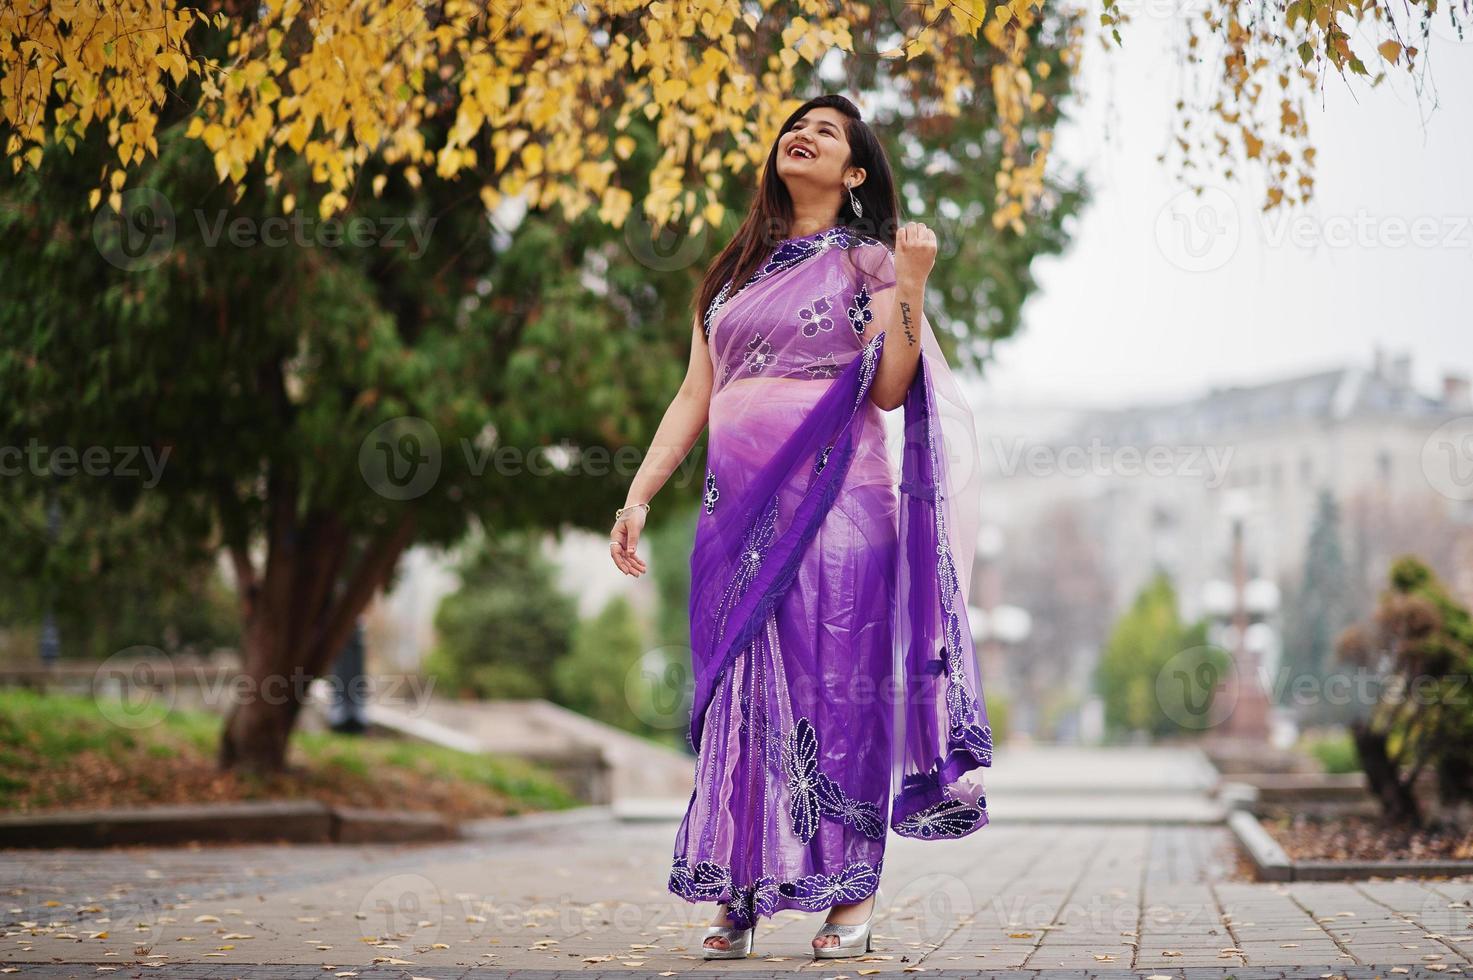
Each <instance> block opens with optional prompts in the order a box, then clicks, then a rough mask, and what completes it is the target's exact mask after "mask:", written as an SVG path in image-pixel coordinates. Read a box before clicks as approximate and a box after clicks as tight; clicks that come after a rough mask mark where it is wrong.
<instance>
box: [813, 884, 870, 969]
mask: <svg viewBox="0 0 1473 980" xmlns="http://www.w3.org/2000/svg"><path fill="white" fill-rule="evenodd" d="M879 907H880V889H879V888H876V889H875V900H874V902H873V903H872V904H871V905H870V907H869V916H868V917H867V918H866V919H865V920H864V921H863V922H858V923H855V924H854V925H840V924H838V923H835V922H825V923H824V924H823V925H821V926H819V927H818V932H816V933H814V934H813V938H814V939H818V938H819V937H820V936H838V937H839V941H838V942H837V943H835V944H834V945H832V946H814V947H813V958H814V959H816V960H831V959H834V958H835V957H839V956H859V955H860V954H862V953H868V952H869V951H870V950H871V949H873V948H874V943H873V933H872V930H873V928H874V924H875V910H876V909H878V908H879Z"/></svg>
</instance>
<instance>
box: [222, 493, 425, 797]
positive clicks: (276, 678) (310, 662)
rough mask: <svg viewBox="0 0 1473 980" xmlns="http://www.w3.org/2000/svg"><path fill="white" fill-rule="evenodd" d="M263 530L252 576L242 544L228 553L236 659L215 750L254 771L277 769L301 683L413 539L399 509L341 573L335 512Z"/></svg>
mask: <svg viewBox="0 0 1473 980" xmlns="http://www.w3.org/2000/svg"><path fill="white" fill-rule="evenodd" d="M274 530H280V528H279V527H277V528H274ZM269 536H270V538H271V540H272V545H271V548H270V550H269V552H268V555H267V558H266V563H265V574H264V575H262V576H260V577H259V578H258V577H257V576H256V575H255V572H254V569H253V567H252V565H251V563H250V561H249V559H248V557H247V556H246V555H245V554H244V550H243V549H232V552H233V557H234V560H235V566H236V571H237V577H238V578H239V580H240V581H239V583H238V587H239V590H240V598H241V609H242V618H243V620H244V630H243V634H242V637H241V653H242V659H243V661H244V663H243V669H242V671H241V678H240V684H239V686H238V688H237V689H236V690H235V692H234V693H235V695H236V699H235V702H234V703H233V704H232V705H231V707H230V710H229V712H228V714H227V715H226V719H225V725H224V730H223V731H222V732H221V735H220V751H219V754H218V756H217V761H218V764H219V766H220V768H221V769H235V770H239V771H242V772H252V773H260V774H266V773H275V772H282V771H284V770H285V769H286V768H287V747H288V745H289V744H290V741H291V733H292V729H293V728H294V727H295V726H296V721H297V716H298V715H299V714H300V712H301V709H302V705H303V703H304V700H305V698H306V696H307V688H308V685H309V684H310V683H311V681H312V679H313V678H315V677H318V676H321V675H322V674H323V673H324V672H326V671H327V670H328V669H329V668H330V667H331V666H332V663H333V659H334V658H335V657H336V656H337V654H338V652H339V651H340V650H341V649H342V648H343V646H344V644H346V643H347V642H348V638H349V636H350V635H351V634H352V631H353V626H354V624H355V623H356V622H357V620H358V616H359V614H361V613H362V612H363V610H364V608H365V607H367V605H368V603H369V601H370V600H371V599H372V598H373V595H374V593H375V592H377V591H378V589H379V588H380V587H381V586H382V585H383V584H384V582H386V581H387V580H388V578H389V575H390V573H391V572H392V571H393V569H394V565H395V564H396V563H397V562H398V560H399V556H400V555H401V554H403V552H404V549H405V548H407V547H408V546H409V543H410V541H412V540H413V537H414V521H413V519H412V517H410V516H409V515H408V514H406V515H405V516H404V517H403V519H402V520H401V521H400V523H399V524H398V525H396V526H395V527H394V528H392V529H391V530H390V531H388V532H387V533H385V534H383V535H381V536H379V537H378V538H376V539H373V540H371V541H368V542H365V543H364V545H363V547H362V549H361V551H360V552H359V556H358V560H357V562H356V563H355V564H354V567H353V569H352V570H351V572H350V571H348V569H347V565H348V558H347V555H348V551H349V548H348V541H349V535H348V532H347V531H346V530H345V529H344V528H343V527H342V526H341V524H339V523H338V522H337V520H336V519H335V518H332V517H320V518H318V519H315V520H314V519H310V518H309V519H307V520H304V521H302V522H301V524H300V525H299V526H298V525H296V524H295V522H293V526H292V528H291V531H290V533H286V534H276V533H273V534H270V535H269Z"/></svg>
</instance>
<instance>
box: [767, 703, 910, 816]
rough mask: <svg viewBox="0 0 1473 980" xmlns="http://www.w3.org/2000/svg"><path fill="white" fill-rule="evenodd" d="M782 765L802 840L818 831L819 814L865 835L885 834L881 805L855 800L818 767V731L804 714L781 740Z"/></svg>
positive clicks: (789, 802)
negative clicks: (849, 825) (782, 741)
mask: <svg viewBox="0 0 1473 980" xmlns="http://www.w3.org/2000/svg"><path fill="white" fill-rule="evenodd" d="M783 769H784V770H786V772H787V774H788V815H789V816H790V817H792V820H793V835H794V836H795V837H797V838H798V839H799V840H800V841H803V843H805V844H806V843H808V842H809V841H811V840H812V839H813V835H814V834H816V833H817V832H818V818H819V817H820V816H821V815H822V816H829V817H833V818H835V819H837V820H839V821H840V822H841V823H846V824H851V825H852V826H853V827H854V828H855V829H856V830H858V831H859V832H860V833H861V834H864V835H865V836H866V837H873V838H876V839H880V838H883V837H884V836H885V823H884V821H883V820H881V819H880V808H879V807H877V806H875V805H874V804H873V803H870V802H867V801H864V800H856V799H853V798H852V797H850V796H849V795H848V794H847V793H845V792H844V790H843V788H842V787H840V786H839V784H838V783H836V782H834V780H833V779H831V778H829V776H828V775H826V774H825V773H824V772H823V771H821V770H820V769H819V768H818V733H817V732H815V731H814V730H813V724H812V722H810V721H809V720H808V719H807V718H799V719H798V721H797V723H796V724H795V725H794V726H793V728H792V730H791V731H789V732H788V737H787V739H786V740H785V741H784V743H783Z"/></svg>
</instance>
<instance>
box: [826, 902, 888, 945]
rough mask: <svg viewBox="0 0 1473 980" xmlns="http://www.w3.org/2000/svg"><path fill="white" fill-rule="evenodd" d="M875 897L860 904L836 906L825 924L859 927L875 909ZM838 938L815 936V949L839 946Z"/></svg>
mask: <svg viewBox="0 0 1473 980" xmlns="http://www.w3.org/2000/svg"><path fill="white" fill-rule="evenodd" d="M874 905H875V896H874V895H870V896H869V897H868V898H866V899H864V900H863V901H859V902H851V903H849V904H848V905H835V906H833V907H832V908H830V909H829V914H828V917H827V918H826V919H825V920H824V921H825V922H832V923H833V924H834V925H836V926H857V925H859V924H860V923H862V922H864V920H865V919H867V918H869V913H870V909H872V908H874ZM838 944H839V937H838V936H814V937H813V948H814V949H822V948H823V947H825V946H837V945H838Z"/></svg>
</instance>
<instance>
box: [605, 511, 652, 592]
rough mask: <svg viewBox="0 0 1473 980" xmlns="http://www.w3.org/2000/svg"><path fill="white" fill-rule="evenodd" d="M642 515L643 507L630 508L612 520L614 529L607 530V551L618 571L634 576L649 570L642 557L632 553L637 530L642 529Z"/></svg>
mask: <svg viewBox="0 0 1473 980" xmlns="http://www.w3.org/2000/svg"><path fill="white" fill-rule="evenodd" d="M644 515H645V508H643V507H635V508H632V509H631V510H628V511H626V512H625V513H624V516H623V517H621V518H619V519H618V520H617V521H615V522H614V529H613V530H612V531H610V532H609V551H610V552H611V553H612V554H613V556H614V564H615V565H618V566H619V571H621V572H623V573H624V574H625V575H633V576H634V577H635V578H638V577H639V576H641V575H643V574H644V573H645V572H646V571H648V570H649V566H647V565H646V564H645V563H644V559H643V558H641V557H639V555H637V554H635V553H634V549H635V548H636V547H638V545H639V532H640V531H642V530H644Z"/></svg>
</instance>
